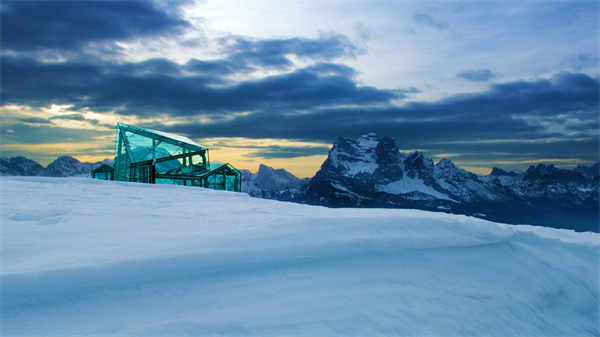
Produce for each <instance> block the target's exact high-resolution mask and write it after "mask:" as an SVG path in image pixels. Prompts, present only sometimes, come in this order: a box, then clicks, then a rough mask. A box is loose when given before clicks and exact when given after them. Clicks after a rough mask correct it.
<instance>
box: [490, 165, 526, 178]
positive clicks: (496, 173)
mask: <svg viewBox="0 0 600 337" xmlns="http://www.w3.org/2000/svg"><path fill="white" fill-rule="evenodd" d="M489 175H490V176H495V177H499V176H511V177H514V176H517V175H519V174H518V173H517V172H514V171H510V172H509V171H506V170H503V169H501V168H499V167H493V168H492V172H490V174H489Z"/></svg>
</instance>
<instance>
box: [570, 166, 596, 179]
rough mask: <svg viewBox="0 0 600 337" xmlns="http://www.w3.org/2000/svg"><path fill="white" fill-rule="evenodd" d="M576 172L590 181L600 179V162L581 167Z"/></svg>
mask: <svg viewBox="0 0 600 337" xmlns="http://www.w3.org/2000/svg"><path fill="white" fill-rule="evenodd" d="M574 171H576V172H579V173H581V174H582V175H583V176H584V177H586V178H588V179H598V178H599V177H600V162H598V163H596V164H594V165H591V166H585V165H579V166H577V167H576V168H575V170H574Z"/></svg>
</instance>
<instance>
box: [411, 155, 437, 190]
mask: <svg viewBox="0 0 600 337" xmlns="http://www.w3.org/2000/svg"><path fill="white" fill-rule="evenodd" d="M404 169H405V170H406V175H407V176H409V177H410V178H419V179H421V180H423V182H425V184H427V185H431V184H433V161H432V160H431V159H429V158H426V157H425V156H424V155H423V153H421V152H418V151H416V152H413V153H411V154H410V155H409V156H408V157H406V160H404Z"/></svg>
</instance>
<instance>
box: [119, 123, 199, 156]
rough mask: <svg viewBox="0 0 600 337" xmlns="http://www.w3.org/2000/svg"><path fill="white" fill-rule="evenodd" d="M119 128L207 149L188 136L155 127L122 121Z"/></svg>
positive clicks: (173, 142) (191, 147)
mask: <svg viewBox="0 0 600 337" xmlns="http://www.w3.org/2000/svg"><path fill="white" fill-rule="evenodd" d="M117 128H120V129H121V130H123V131H129V132H133V133H135V134H138V135H142V136H145V137H149V138H153V139H156V140H160V141H163V142H165V143H171V144H174V145H178V146H183V147H186V148H189V149H192V150H195V151H201V150H207V149H208V148H206V147H205V146H202V145H200V144H198V143H196V142H194V141H193V140H191V139H190V138H188V137H185V136H181V135H178V134H174V133H169V132H164V131H158V130H154V129H148V128H143V127H140V126H133V125H127V124H122V123H117Z"/></svg>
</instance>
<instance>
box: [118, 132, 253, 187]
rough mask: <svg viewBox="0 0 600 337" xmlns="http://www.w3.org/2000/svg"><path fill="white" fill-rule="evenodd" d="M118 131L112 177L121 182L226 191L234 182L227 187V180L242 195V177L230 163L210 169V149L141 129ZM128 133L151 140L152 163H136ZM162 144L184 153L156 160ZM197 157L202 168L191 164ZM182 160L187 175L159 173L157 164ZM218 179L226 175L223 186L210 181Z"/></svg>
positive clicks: (150, 161)
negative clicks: (159, 181)
mask: <svg viewBox="0 0 600 337" xmlns="http://www.w3.org/2000/svg"><path fill="white" fill-rule="evenodd" d="M116 128H117V140H116V141H117V146H116V151H117V153H116V156H115V168H114V170H115V173H113V176H114V177H115V178H116V179H118V180H129V181H134V182H144V183H150V184H154V183H156V182H157V179H166V180H172V181H173V183H176V182H177V181H183V185H187V182H188V181H189V184H190V185H194V186H203V187H207V188H214V189H223V190H227V188H228V187H230V185H231V181H229V186H228V182H227V180H228V178H227V177H235V178H234V182H233V191H235V192H239V191H240V190H241V183H242V175H241V173H240V172H239V171H238V170H237V169H235V168H234V167H233V166H231V165H230V164H229V163H224V164H221V165H219V166H217V167H211V166H212V165H211V163H210V162H209V160H210V155H209V151H208V148H206V147H203V146H199V145H198V144H189V143H186V142H183V141H181V140H178V139H174V138H170V137H168V136H166V135H163V134H158V133H155V132H153V131H154V130H149V129H144V128H141V127H138V126H132V125H126V124H121V123H117V127H116ZM126 132H131V133H133V134H137V135H140V136H143V137H146V138H150V139H152V146H151V149H152V159H149V160H143V161H137V162H136V161H134V160H133V159H134V158H133V157H132V155H131V154H132V152H131V151H132V148H131V144H130V143H129V140H128V136H127V133H126ZM161 143H167V144H170V145H174V146H177V147H181V152H182V153H181V154H174V155H170V156H163V157H159V158H157V157H156V149H157V147H158V146H159V145H160V144H161ZM123 147H125V153H124V155H125V157H126V158H122V157H123V156H122V152H123V151H122V150H123V149H122V148H123ZM196 155H200V156H201V157H202V164H201V165H194V164H192V157H193V156H196ZM179 159H181V163H182V165H181V168H180V169H179V170H181V169H186V172H180V173H179V172H170V171H169V172H157V170H156V164H158V163H161V162H167V161H172V160H179ZM123 160H126V161H127V164H126V165H125V166H127V168H128V169H129V174H128V175H127V177H125V176H124V175H123V174H122V173H123V172H122V170H123V169H125V167H124V163H123ZM117 170H119V174H116V173H117V172H116V171H117ZM215 175H223V179H222V180H223V184H222V186H217V185H215V184H212V183H210V182H209V180H210V177H212V176H215ZM123 178H125V179H123ZM195 182H199V183H195ZM230 190H231V188H230Z"/></svg>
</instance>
